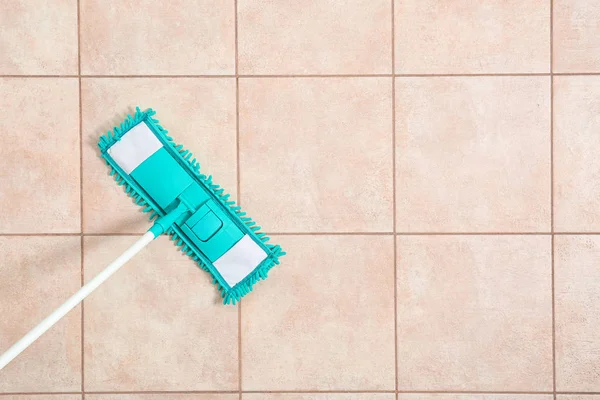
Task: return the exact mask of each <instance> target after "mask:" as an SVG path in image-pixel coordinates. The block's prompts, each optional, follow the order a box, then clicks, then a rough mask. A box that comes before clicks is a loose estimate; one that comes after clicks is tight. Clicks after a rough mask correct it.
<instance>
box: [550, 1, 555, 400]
mask: <svg viewBox="0 0 600 400" xmlns="http://www.w3.org/2000/svg"><path fill="white" fill-rule="evenodd" d="M553 75H554V2H553V0H550V231H551V232H552V236H551V245H550V252H551V255H550V257H551V279H552V281H551V289H552V392H553V395H552V397H553V399H554V400H556V305H555V297H556V296H555V284H554V282H555V274H554V264H555V261H554V233H555V232H554V229H555V227H554V225H555V223H554V77H553Z"/></svg>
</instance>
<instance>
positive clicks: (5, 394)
mask: <svg viewBox="0 0 600 400" xmlns="http://www.w3.org/2000/svg"><path fill="white" fill-rule="evenodd" d="M238 392H239V391H238V390H220V391H219V390H188V391H185V390H148V391H88V392H85V394H238ZM242 393H248V394H261V393H264V394H271V393H272V394H277V393H281V394H286V393H288V394H296V393H297V394H303V393H306V394H311V393H316V394H344V393H390V394H391V393H396V391H395V390H369V389H366V390H343V389H340V390H318V389H316V390H245V391H243V392H242ZM397 393H402V394H523V395H541V394H553V393H554V392H552V391H539V392H526V391H524V392H521V391H465V390H398V391H397ZM69 394H82V392H4V393H0V397H3V396H19V395H69ZM556 394H557V395H600V392H598V391H596V392H566V391H565V392H561V391H557V392H556Z"/></svg>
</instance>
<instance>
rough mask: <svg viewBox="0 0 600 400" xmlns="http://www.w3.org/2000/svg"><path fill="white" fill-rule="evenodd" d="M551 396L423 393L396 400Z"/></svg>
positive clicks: (542, 398) (541, 398)
mask: <svg viewBox="0 0 600 400" xmlns="http://www.w3.org/2000/svg"><path fill="white" fill-rule="evenodd" d="M552 399H553V396H552V395H551V394H545V395H544V394H458V393H456V394H454V393H453V394H446V393H443V394H442V393H425V394H406V393H402V394H399V395H398V400H552Z"/></svg>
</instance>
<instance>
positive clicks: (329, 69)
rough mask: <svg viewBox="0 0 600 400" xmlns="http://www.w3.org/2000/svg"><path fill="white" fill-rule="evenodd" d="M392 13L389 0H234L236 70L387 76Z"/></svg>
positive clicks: (390, 64)
mask: <svg viewBox="0 0 600 400" xmlns="http://www.w3.org/2000/svg"><path fill="white" fill-rule="evenodd" d="M391 10H392V8H391V6H390V2H389V1H388V0H350V1H344V2H323V1H319V0H305V1H302V2H285V1H275V2H274V1H265V0H260V1H255V0H239V1H238V32H239V38H238V42H239V44H238V46H239V56H238V60H239V71H240V73H242V74H375V73H387V74H389V73H391V72H392V71H391V68H392V51H391V46H392V15H391V12H392V11H391Z"/></svg>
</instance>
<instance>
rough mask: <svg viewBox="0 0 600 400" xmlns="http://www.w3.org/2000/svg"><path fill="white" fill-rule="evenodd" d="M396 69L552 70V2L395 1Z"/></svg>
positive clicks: (429, 71)
mask: <svg viewBox="0 0 600 400" xmlns="http://www.w3.org/2000/svg"><path fill="white" fill-rule="evenodd" d="M394 10H395V18H394V19H395V25H396V27H395V35H396V38H395V45H396V52H395V55H396V72H397V73H405V74H448V73H457V74H465V73H517V72H549V71H550V3H549V2H547V1H538V0H525V1H523V0H505V1H497V0H485V1H471V0H458V1H454V2H452V4H451V5H449V4H448V3H446V2H439V1H435V0H422V1H401V0H395V8H394Z"/></svg>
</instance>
